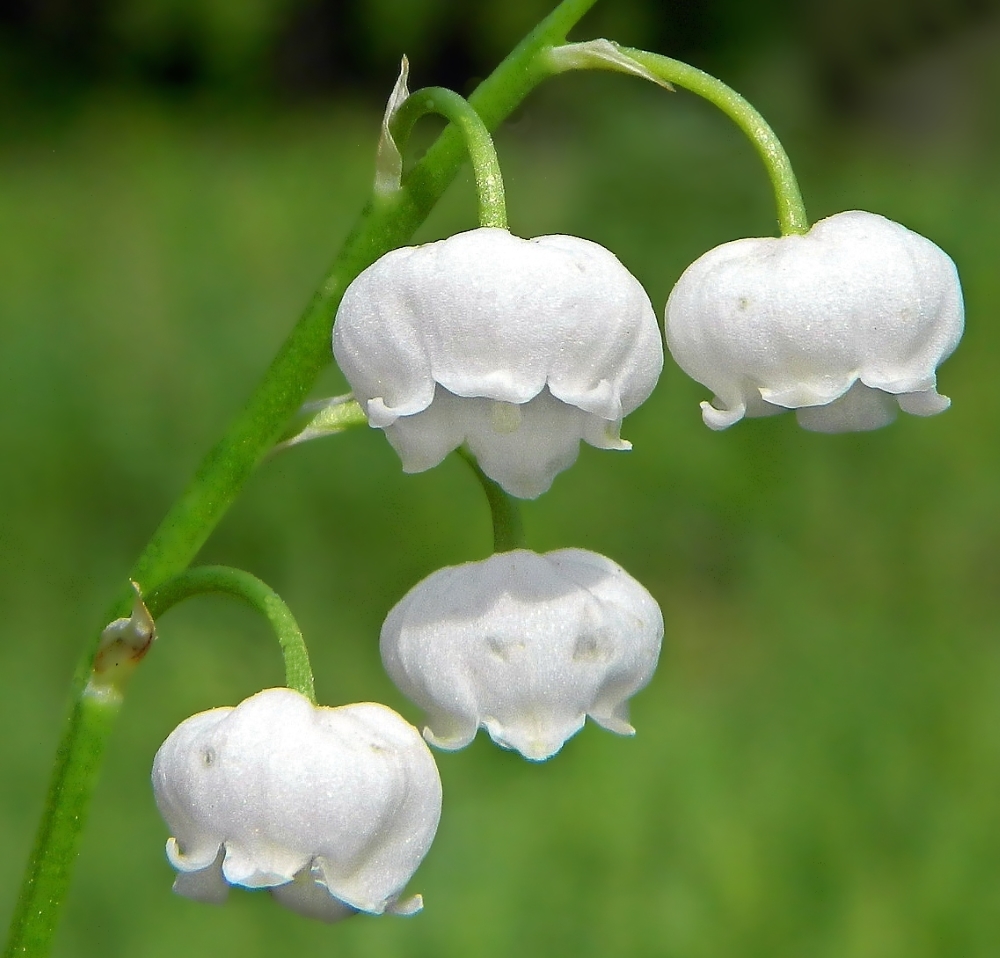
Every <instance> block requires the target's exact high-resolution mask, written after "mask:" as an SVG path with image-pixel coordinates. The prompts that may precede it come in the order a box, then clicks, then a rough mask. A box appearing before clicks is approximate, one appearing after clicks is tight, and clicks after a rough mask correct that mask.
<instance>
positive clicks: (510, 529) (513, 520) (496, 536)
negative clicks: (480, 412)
mask: <svg viewBox="0 0 1000 958" xmlns="http://www.w3.org/2000/svg"><path fill="white" fill-rule="evenodd" d="M458 454H459V455H460V456H461V457H462V458H463V459H464V460H465V461H466V462H467V463H468V464H469V468H470V469H471V470H472V471H473V472H474V473H475V474H476V478H477V479H478V480H479V483H480V485H481V486H482V487H483V492H485V493H486V500H487V502H489V504H490V516H491V518H492V519H493V551H494V552H510V551H511V549H524V548H525V547H526V544H527V540H526V539H525V536H524V523H523V521H522V520H521V507H520V506H519V505H518V502H517V500H516V499H515V498H514V497H513V496H511V495H508V494H507V493H506V492H504V491H503V489H501V488H500V486H498V485H497V484H496V483H495V482H494V481H493V480H492V479H491V478H490V477H489V476H487V475H486V473H485V472H483V470H482V469H480V468H479V463H478V462H476V457H475V456H474V455H472V453H471V452H469V450H468V449H467V448H466V447H465V446H462V447H461V448H460V449H459V450H458Z"/></svg>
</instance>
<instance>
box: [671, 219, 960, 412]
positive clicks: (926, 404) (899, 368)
mask: <svg viewBox="0 0 1000 958" xmlns="http://www.w3.org/2000/svg"><path fill="white" fill-rule="evenodd" d="M963 316H964V312H963V306H962V290H961V286H960V284H959V279H958V272H957V270H956V269H955V264H954V263H953V262H952V260H951V259H950V258H949V257H948V255H947V254H946V253H944V252H943V251H942V250H941V249H939V248H938V247H937V246H935V245H934V244H933V243H932V242H931V241H930V240H927V239H925V238H924V237H922V236H920V235H918V234H917V233H913V232H911V231H910V230H908V229H906V228H905V227H904V226H900V225H899V224H898V223H894V222H892V221H891V220H887V219H886V218H885V217H882V216H878V215H876V214H874V213H864V212H860V211H856V210H855V211H852V212H846V213H838V214H837V215H835V216H831V217H829V218H828V219H825V220H821V221H820V222H818V223H816V224H815V225H814V226H813V227H812V229H811V230H809V232H808V233H806V234H805V235H801V236H797V235H790V236H784V237H782V238H780V239H772V238H762V239H741V240H736V241H735V242H732V243H725V244H724V245H722V246H719V247H716V248H715V249H713V250H710V251H709V252H708V253H706V254H705V255H704V256H702V257H701V258H700V259H698V260H696V261H695V262H694V263H693V264H692V265H691V266H689V267H688V268H687V269H686V270H685V271H684V273H683V275H682V276H681V278H680V280H678V282H677V285H676V286H675V287H674V290H673V292H672V293H671V294H670V299H669V300H668V302H667V309H666V335H667V346H668V348H669V349H670V352H671V354H672V355H673V357H674V359H675V360H676V361H677V364H678V365H679V366H680V367H681V369H683V370H684V371H685V372H686V373H687V374H688V375H689V376H691V377H692V378H693V379H696V380H697V381H698V382H700V383H702V384H703V385H705V386H707V387H708V388H709V389H711V390H712V391H713V392H714V394H715V399H714V400H713V402H712V403H708V402H703V403H702V404H701V408H702V415H703V417H704V420H705V423H706V425H708V426H709V427H711V428H712V429H725V428H727V427H728V426H731V425H733V424H734V423H736V422H738V421H739V420H740V419H742V418H743V417H744V416H767V415H772V414H774V413H779V412H783V411H784V410H786V409H794V410H796V417H797V419H798V421H799V423H800V424H801V425H802V426H804V427H805V428H806V429H811V430H814V431H817V432H845V431H855V430H868V429H877V428H879V427H880V426H884V425H887V424H888V423H890V422H892V420H893V419H894V418H895V416H896V409H897V407H898V408H901V409H902V410H903V411H904V412H908V413H912V414H914V415H917V416H931V415H934V414H935V413H939V412H942V411H943V410H945V409H947V408H948V405H949V404H950V400H949V399H948V398H947V397H945V396H942V395H940V394H939V393H938V392H937V389H936V382H937V380H936V369H937V367H938V365H939V364H940V363H941V362H943V361H944V360H945V359H946V358H947V357H948V356H949V355H950V354H951V352H952V351H953V350H954V349H955V347H956V346H957V345H958V341H959V339H960V338H961V335H962V327H963Z"/></svg>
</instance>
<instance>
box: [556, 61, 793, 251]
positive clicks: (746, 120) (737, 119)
mask: <svg viewBox="0 0 1000 958" xmlns="http://www.w3.org/2000/svg"><path fill="white" fill-rule="evenodd" d="M601 42H606V41H601ZM609 46H612V47H613V48H614V50H615V51H616V52H617V53H618V54H620V55H621V56H622V57H624V58H627V59H629V60H632V61H634V62H635V63H637V64H639V66H640V67H641V68H642V69H644V70H647V71H649V73H651V74H652V75H653V77H654V78H656V79H658V80H665V81H667V82H668V83H673V84H676V85H677V86H679V87H683V88H684V89H685V90H689V91H690V92H691V93H695V94H697V95H698V96H700V97H702V98H703V99H705V100H708V102H709V103H712V104H714V105H715V106H717V107H718V108H719V109H720V110H722V112H723V113H725V114H726V116H728V117H729V118H730V119H731V120H732V121H733V122H734V123H735V124H736V125H737V126H738V127H739V128H740V129H741V130H742V131H743V133H744V134H745V135H746V136H747V137H748V138H749V139H750V141H751V142H752V143H753V145H754V148H755V149H756V150H757V153H758V154H759V156H760V158H761V159H762V160H763V161H764V166H765V167H766V169H767V175H768V177H769V178H770V180H771V187H772V189H773V190H774V199H775V203H776V205H777V208H778V226H779V228H780V230H781V235H782V236H788V235H790V234H801V233H807V232H809V219H808V217H807V216H806V210H805V205H804V204H803V202H802V194H801V192H800V191H799V184H798V181H797V180H796V178H795V172H794V171H793V170H792V163H791V160H789V158H788V154H787V153H786V152H785V148H784V147H783V146H782V145H781V141H780V140H779V139H778V137H777V136H776V135H775V133H774V131H773V130H772V129H771V127H770V126H768V124H767V121H766V120H765V119H764V118H763V117H762V116H761V115H760V114H759V113H758V112H757V111H756V110H755V109H754V107H753V106H751V105H750V103H749V102H748V101H747V100H745V99H744V98H743V97H742V96H740V94H739V93H737V92H736V91H735V90H733V89H732V88H731V87H728V86H726V84H725V83H723V82H722V81H721V80H717V79H716V78H715V77H713V76H711V75H710V74H708V73H705V72H704V71H702V70H698V69H696V68H695V67H693V66H690V65H689V64H687V63H682V62H681V61H680V60H673V59H671V58H670V57H665V56H661V55H660V54H658V53H649V52H647V51H646V50H635V49H632V48H630V47H619V46H618V45H617V44H609ZM588 47H591V44H586V43H581V44H568V45H567V46H564V47H556V48H554V49H553V50H552V51H551V53H550V56H549V66H550V69H551V70H552V72H553V73H559V72H562V71H564V70H573V69H586V68H591V69H607V70H618V71H622V70H625V68H624V67H623V66H622V64H621V63H620V62H616V61H615V60H614V59H612V58H610V57H600V55H599V54H597V55H595V54H593V53H590V55H589V56H588V55H580V54H579V53H578V52H577V51H581V50H583V49H586V48H588ZM587 52H588V53H589V51H587ZM574 54H576V55H574ZM625 72H631V73H635V72H638V71H634V70H625Z"/></svg>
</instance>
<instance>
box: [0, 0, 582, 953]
mask: <svg viewBox="0 0 1000 958" xmlns="http://www.w3.org/2000/svg"><path fill="white" fill-rule="evenodd" d="M595 2H596V0H563V2H562V3H560V4H559V6H558V7H556V9H555V10H553V12H552V13H551V14H550V15H549V16H548V17H546V18H545V20H543V21H542V22H541V23H540V24H539V25H538V26H537V27H536V28H535V29H534V30H533V31H532V32H531V33H530V34H529V35H528V36H527V37H525V39H524V40H523V41H522V42H521V43H520V44H519V45H518V46H517V47H516V48H515V49H514V50H513V51H512V52H511V53H510V55H509V56H508V57H507V58H506V59H505V60H504V61H503V63H501V64H500V66H498V67H497V69H496V70H495V71H494V72H493V73H492V74H491V75H490V76H489V77H488V78H487V79H486V80H485V81H483V83H482V84H480V86H479V87H478V88H477V89H476V91H475V92H474V93H473V94H472V96H471V97H470V100H469V102H470V103H471V104H472V106H473V108H474V109H475V110H476V112H477V113H478V114H479V116H480V117H481V118H482V120H483V123H484V124H485V125H486V127H487V129H490V130H493V129H496V127H497V126H498V125H499V124H500V123H501V122H502V121H503V120H504V119H505V118H506V117H507V116H508V115H509V114H510V113H511V111H512V110H514V108H515V107H517V106H518V104H520V102H521V101H522V100H523V99H524V98H525V97H526V96H527V95H528V93H530V92H531V90H532V89H534V87H535V86H537V85H538V84H539V83H540V82H541V81H542V80H544V79H546V77H547V76H549V75H550V73H551V71H550V70H549V69H548V68H547V67H546V66H545V64H544V63H543V62H542V61H543V59H544V58H543V56H542V54H543V53H544V52H545V51H547V50H548V49H550V48H551V47H552V46H555V45H557V44H560V43H564V42H565V40H566V35H567V33H568V32H569V30H570V29H571V28H572V27H573V26H574V25H575V24H576V23H577V22H578V21H579V19H580V18H581V17H582V16H583V15H584V14H585V13H586V12H587V11H588V10H589V9H590V8H591V7H592V6H593V5H594V3H595ZM463 159H464V144H463V141H462V137H461V135H460V133H459V131H458V130H456V129H455V128H454V127H453V126H451V127H449V128H448V129H446V130H445V131H444V132H443V133H442V134H441V136H440V137H438V139H437V141H436V142H435V143H434V145H433V146H432V147H431V148H430V149H429V150H428V151H427V154H426V156H425V157H424V158H423V160H422V161H421V162H420V163H419V164H417V166H415V167H414V168H413V170H412V171H411V172H410V174H409V175H408V176H407V177H406V179H405V181H404V183H403V185H402V188H401V189H400V190H399V191H398V192H397V193H395V194H394V195H393V196H391V197H389V198H383V199H382V200H381V201H380V202H378V203H374V202H369V204H368V206H367V207H366V208H365V209H364V211H363V212H362V214H361V217H360V218H359V220H358V222H357V224H356V225H355V227H354V229H353V231H352V232H351V234H350V235H349V236H348V238H347V240H346V242H345V243H344V246H343V248H342V249H341V252H340V255H339V256H338V257H337V259H336V260H335V262H334V264H333V266H332V268H331V270H330V272H329V274H328V275H327V277H326V279H325V280H324V282H323V284H322V286H321V287H320V288H319V290H318V291H317V292H316V294H315V295H314V297H313V299H312V302H311V303H310V304H309V306H308V307H307V308H306V310H305V312H304V313H303V315H302V317H301V319H300V320H299V322H298V324H297V325H296V326H295V328H294V329H293V330H292V332H291V334H290V335H289V337H288V339H287V340H286V341H285V343H284V345H283V346H282V348H281V350H280V351H279V352H278V355H277V356H276V357H275V359H274V361H273V362H272V363H271V366H270V368H269V369H268V371H267V373H266V374H265V376H264V378H263V380H262V382H261V384H260V385H259V386H258V388H257V390H256V392H254V394H253V395H252V396H251V398H250V401H249V402H248V403H247V405H246V407H245V408H244V410H243V412H242V413H240V415H239V416H237V418H236V420H235V421H234V422H233V423H232V425H231V427H230V428H229V430H228V432H227V433H226V434H225V436H224V437H223V438H222V440H221V441H220V442H219V443H218V445H216V446H215V447H214V448H213V449H212V450H211V451H210V452H209V454H208V455H207V456H206V457H205V460H204V461H203V462H202V464H201V466H200V467H199V468H198V470H197V472H196V473H195V476H194V478H193V479H192V481H191V483H190V484H189V485H188V487H187V489H186V490H185V491H184V492H183V494H182V495H181V497H180V498H179V499H178V500H177V502H176V503H175V504H174V506H173V507H172V508H171V509H170V511H169V512H168V513H167V515H166V517H165V518H164V520H163V522H162V523H161V524H160V526H159V528H158V529H157V530H156V531H155V533H154V534H153V537H152V539H151V540H150V542H149V544H148V545H147V546H146V548H145V549H144V550H143V552H142V554H141V555H140V556H139V559H138V561H137V562H136V564H135V566H134V567H133V570H132V573H131V578H132V579H133V580H135V582H137V583H138V585H139V588H140V590H141V592H142V593H143V594H144V595H148V594H149V593H152V592H154V591H155V590H156V589H157V588H159V587H160V586H161V585H163V584H164V583H165V582H166V581H167V580H168V579H170V578H172V577H173V576H175V575H177V574H178V573H180V572H182V571H183V570H184V569H185V568H187V566H188V565H189V564H190V562H191V561H192V559H193V558H194V557H195V555H196V554H197V552H198V550H199V549H200V548H201V547H202V545H203V544H204V543H205V540H206V539H207V538H208V536H209V535H210V534H211V532H212V530H213V529H214V528H215V526H216V525H217V524H218V522H219V520H220V519H221V518H222V517H223V515H225V513H226V511H227V510H228V509H229V507H230V505H232V503H233V501H234V500H235V499H236V497H237V495H238V494H239V492H240V491H241V490H242V488H243V486H244V485H245V484H246V482H247V480H248V479H249V478H250V476H251V475H252V473H253V471H254V469H255V468H256V466H257V465H258V463H259V462H260V461H261V460H262V459H263V457H264V456H265V455H266V454H267V452H268V450H269V449H270V448H271V447H272V446H273V445H274V442H275V440H276V439H277V438H278V437H279V436H280V435H281V433H282V430H283V429H284V427H285V424H286V423H287V421H288V420H289V418H290V417H291V416H292V415H294V414H295V412H296V411H297V410H298V409H299V407H300V406H301V405H302V403H303V401H304V400H305V397H306V395H307V394H308V392H309V390H310V389H311V388H312V385H313V383H314V382H315V380H316V377H317V376H318V375H319V373H320V372H321V371H322V370H323V368H324V367H325V366H326V365H327V363H328V362H329V361H330V327H331V323H332V319H333V315H334V313H335V312H336V309H337V306H338V304H339V303H340V299H341V297H342V296H343V294H344V290H345V289H346V288H347V286H348V284H349V283H350V282H351V280H352V279H353V278H354V277H355V276H357V274H358V273H360V272H361V270H363V269H364V268H365V267H366V266H368V265H370V264H371V263H373V262H374V261H375V260H376V259H378V258H379V256H382V255H383V254H384V253H386V252H388V251H389V250H390V249H393V248H395V247H397V246H399V245H401V244H402V243H404V242H406V240H407V239H409V237H410V236H411V235H412V234H413V231H414V230H415V229H416V228H417V226H419V225H420V223H422V222H423V220H424V219H425V217H426V216H427V214H428V213H429V212H430V210H431V209H432V207H433V206H434V204H435V203H436V202H437V200H438V199H439V198H440V196H441V194H442V193H443V192H444V190H445V188H446V187H447V186H448V184H449V183H450V182H451V181H452V179H454V177H455V174H456V173H457V172H458V169H459V167H460V166H461V164H462V162H463ZM131 602H132V592H131V590H129V589H125V588H123V589H122V592H121V594H120V596H119V598H118V600H117V601H116V602H115V603H114V605H113V606H112V608H111V610H110V613H109V615H108V620H111V619H115V618H118V617H119V616H122V615H125V614H126V613H127V611H128V609H129V607H130V605H131ZM98 641H99V634H98V635H95V636H94V638H93V640H92V641H91V642H89V643H88V645H87V647H86V649H85V650H84V653H83V655H82V656H81V659H80V662H79V664H78V666H77V669H76V673H75V676H74V681H73V687H72V695H71V707H70V712H69V715H68V716H67V721H66V726H65V731H64V733H63V737H62V740H61V741H60V743H59V747H58V751H57V754H56V764H55V767H54V769H53V775H52V779H51V781H50V784H49V791H48V796H47V798H46V804H45V809H44V811H43V813H42V821H41V823H40V825H39V829H38V833H37V835H36V838H35V845H34V849H33V850H32V854H31V858H30V860H29V862H28V868H27V871H26V874H25V878H24V882H23V884H22V886H21V894H20V897H19V899H18V902H17V905H16V906H15V909H14V916H13V919H12V921H11V931H10V937H9V938H8V941H7V946H6V949H5V951H4V955H5V958H15V956H19V958H20V956H31V958H40V956H43V955H47V954H48V952H49V950H50V949H51V946H52V941H53V938H54V936H55V930H56V923H57V920H58V917H59V912H60V909H61V908H62V904H63V901H64V900H65V898H66V893H67V890H68V888H69V883H70V877H71V873H72V869H73V864H74V861H75V858H76V854H77V850H78V847H79V841H80V836H81V833H82V829H83V824H84V820H85V818H86V815H87V812H88V810H89V806H90V800H91V797H92V794H93V790H94V787H95V785H96V783H97V777H98V772H99V768H100V763H101V759H102V756H103V753H104V749H105V747H106V745H107V741H108V738H109V736H110V733H111V729H112V728H113V726H114V720H115V718H116V717H117V713H118V709H119V707H120V704H121V703H120V698H116V697H108V698H106V699H104V700H95V699H93V698H92V697H87V696H84V690H85V688H86V687H87V682H88V679H89V677H90V672H91V668H92V662H93V657H94V652H95V650H96V649H97V644H98Z"/></svg>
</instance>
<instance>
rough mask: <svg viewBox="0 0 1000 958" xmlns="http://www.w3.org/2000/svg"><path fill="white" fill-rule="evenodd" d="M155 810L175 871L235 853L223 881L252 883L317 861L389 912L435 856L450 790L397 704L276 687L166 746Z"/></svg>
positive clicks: (273, 882)
mask: <svg viewBox="0 0 1000 958" xmlns="http://www.w3.org/2000/svg"><path fill="white" fill-rule="evenodd" d="M153 785H154V792H155V794H156V799H157V804H158V806H159V807H160V810H161V812H162V813H163V815H164V818H165V819H166V820H167V823H168V825H169V826H170V828H171V831H173V833H174V838H173V839H172V840H171V842H170V843H168V855H169V857H170V860H171V862H172V864H174V866H175V867H176V868H178V869H179V870H182V871H186V872H193V871H197V870H199V869H200V868H204V867H205V866H206V865H208V864H209V861H212V860H214V858H215V854H214V853H213V858H212V859H209V860H206V857H207V854H208V850H210V849H213V848H214V850H215V853H217V852H218V849H219V846H220V845H222V846H223V847H224V858H223V860H222V877H224V878H225V879H226V881H228V882H229V883H230V884H239V885H243V886H245V887H249V888H266V887H275V886H279V885H283V884H286V883H288V882H290V881H292V880H293V879H294V878H295V876H296V875H298V874H300V873H301V872H302V870H303V869H304V868H306V867H308V866H309V865H310V864H311V863H314V864H315V868H316V869H317V870H318V874H320V875H321V876H322V879H323V881H324V882H325V884H326V886H327V887H328V888H329V889H330V892H331V894H333V895H334V896H335V897H337V898H339V899H341V900H342V901H343V902H345V903H346V904H347V905H350V906H351V907H353V908H355V909H357V910H360V911H369V912H372V913H381V912H382V911H384V910H385V908H386V907H387V904H388V903H390V902H392V901H395V900H396V898H398V896H399V894H400V892H401V891H402V889H403V887H404V885H405V884H406V882H407V881H408V880H409V878H410V876H411V875H412V874H413V872H414V871H415V869H416V867H417V865H419V863H420V861H421V859H422V858H423V856H424V855H425V854H426V852H427V849H428V848H429V846H430V842H431V840H432V839H433V836H434V832H435V830H436V828H437V822H438V819H439V817H440V808H441V784H440V780H439V778H438V775H437V769H436V767H435V765H434V760H433V758H432V757H431V754H430V752H429V751H428V750H427V747H426V746H425V745H424V743H423V740H422V739H421V737H420V734H419V733H418V732H417V730H416V729H415V728H413V727H412V726H411V725H409V724H408V723H407V722H405V721H404V720H403V719H402V718H400V717H399V716H398V715H396V713H395V712H393V711H392V710H391V709H387V708H385V706H381V705H374V704H370V703H366V704H361V705H351V706H344V707H342V708H337V709H330V708H318V707H316V706H313V705H312V704H310V703H309V701H308V700H307V699H305V698H304V697H303V696H301V695H299V694H298V693H297V692H293V691H291V690H289V689H268V690H265V691H264V692H260V693H258V694H257V695H255V696H252V697H251V698H249V699H247V700H246V701H245V702H242V703H241V704H240V705H239V706H237V707H236V708H235V709H217V710H215V711H214V712H209V713H203V714H201V715H196V716H194V717H192V718H191V719H188V720H187V721H186V722H184V723H182V724H181V725H180V726H179V727H178V728H177V729H176V730H175V731H174V733H173V734H172V735H171V736H170V737H169V738H168V739H167V741H166V742H165V743H164V744H163V746H162V747H161V748H160V750H159V752H157V756H156V760H155V762H154V770H153Z"/></svg>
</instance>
